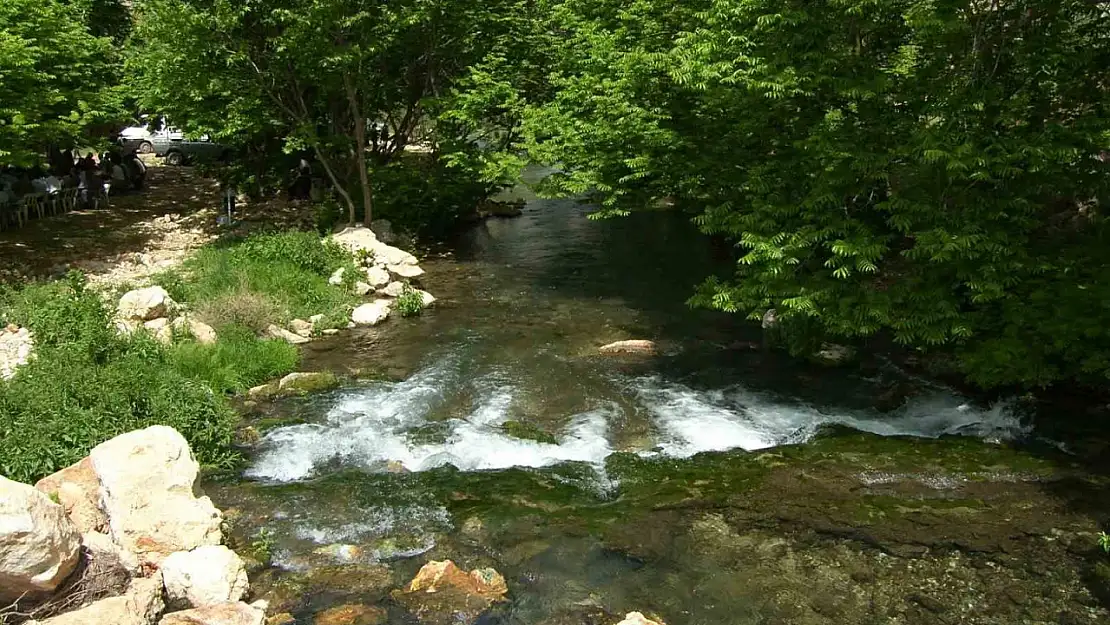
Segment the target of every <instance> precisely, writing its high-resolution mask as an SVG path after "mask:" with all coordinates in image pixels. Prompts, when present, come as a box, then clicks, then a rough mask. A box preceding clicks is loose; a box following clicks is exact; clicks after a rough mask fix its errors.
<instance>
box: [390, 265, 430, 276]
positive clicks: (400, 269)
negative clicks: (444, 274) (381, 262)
mask: <svg viewBox="0 0 1110 625" xmlns="http://www.w3.org/2000/svg"><path fill="white" fill-rule="evenodd" d="M386 269H388V270H389V273H392V274H396V275H398V276H401V277H402V278H418V277H420V276H422V275H424V270H423V269H421V268H420V267H418V266H416V265H388V266H386Z"/></svg>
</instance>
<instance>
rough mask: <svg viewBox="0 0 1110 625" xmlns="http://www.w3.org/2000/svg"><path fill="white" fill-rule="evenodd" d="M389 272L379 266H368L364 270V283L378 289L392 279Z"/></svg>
mask: <svg viewBox="0 0 1110 625" xmlns="http://www.w3.org/2000/svg"><path fill="white" fill-rule="evenodd" d="M392 280H393V278H391V277H390V276H389V272H388V271H386V270H385V269H382V268H381V267H370V268H369V269H367V270H366V283H367V284H369V285H370V286H372V287H374V288H375V289H380V288H382V287H383V286H385V285H387V284H389V283H390V281H392Z"/></svg>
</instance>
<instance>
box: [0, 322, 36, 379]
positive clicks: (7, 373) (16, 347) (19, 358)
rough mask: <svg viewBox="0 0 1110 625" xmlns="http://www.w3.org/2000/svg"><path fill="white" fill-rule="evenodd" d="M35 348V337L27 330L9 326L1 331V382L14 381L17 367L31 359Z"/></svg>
mask: <svg viewBox="0 0 1110 625" xmlns="http://www.w3.org/2000/svg"><path fill="white" fill-rule="evenodd" d="M34 347H35V340H34V337H32V335H31V331H30V330H28V329H27V328H19V327H16V326H8V327H7V328H5V329H3V330H0V380H10V379H12V378H13V377H14V376H15V370H16V367H20V366H22V365H25V364H27V362H28V361H29V360H30V359H31V351H32V350H33V349H34Z"/></svg>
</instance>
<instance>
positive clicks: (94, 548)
mask: <svg viewBox="0 0 1110 625" xmlns="http://www.w3.org/2000/svg"><path fill="white" fill-rule="evenodd" d="M81 546H82V547H84V548H85V554H86V555H85V557H86V558H88V559H89V562H90V563H91V564H95V565H96V566H98V567H99V568H100V569H101V570H108V569H124V570H125V571H127V572H128V573H130V574H131V575H133V576H134V575H138V574H139V572H140V571H139V560H138V558H137V557H136V556H135V554H133V553H131V552H129V551H126V550H124V549H121V548H120V547H119V545H117V544H116V543H114V542H112V537H111V536H109V535H107V534H101V533H100V532H86V533H84V534H82V535H81Z"/></svg>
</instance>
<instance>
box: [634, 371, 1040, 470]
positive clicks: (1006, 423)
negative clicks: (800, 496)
mask: <svg viewBox="0 0 1110 625" xmlns="http://www.w3.org/2000/svg"><path fill="white" fill-rule="evenodd" d="M631 390H632V392H633V393H634V394H636V395H637V397H638V398H639V399H640V400H641V401H642V402H643V403H644V404H645V405H646V406H647V407H648V409H649V410H651V412H652V414H653V415H654V416H655V423H656V425H657V427H658V428H659V433H660V438H661V440H660V442H659V445H658V449H660V450H661V451H662V452H663V453H664V454H667V455H672V456H677V457H688V456H692V455H694V454H696V453H699V452H703V451H723V450H726V449H734V448H741V449H746V450H749V451H752V450H757V449H766V448H768V447H774V446H775V445H782V444H789V443H802V442H805V441H807V440H809V439H810V438H812V437H813V435H814V434H816V433H817V431H818V430H819V429H820V427H821V426H823V425H830V424H836V425H844V426H848V427H850V428H853V429H856V430H860V431H863V432H870V433H873V434H879V435H882V436H917V437H922V438H937V437H940V436H944V435H964V436H976V437H979V438H984V439H987V440H995V441H998V440H1009V439H1013V438H1015V437H1017V436H1020V435H1022V434H1024V433H1026V431H1027V430H1026V428H1025V427H1024V426H1023V425H1022V423H1021V421H1020V419H1019V418H1018V417H1017V416H1016V415H1015V414H1014V413H1013V412H1012V411H1011V410H1010V409H1009V406H1008V405H1007V404H1006V403H1004V402H1003V403H998V404H995V405H994V406H991V407H990V408H989V409H986V410H980V409H977V408H975V407H973V406H971V405H970V404H968V403H967V402H966V401H964V400H963V399H961V398H959V397H957V396H955V395H952V394H950V393H945V392H941V391H938V392H936V393H933V394H929V395H925V396H921V397H917V398H914V399H912V400H911V401H910V402H908V403H907V404H905V405H904V406H903V407H902V408H900V409H899V410H897V411H894V412H893V413H887V414H880V413H878V412H876V411H848V410H843V409H841V410H836V411H831V410H824V409H821V408H818V407H815V406H811V405H808V404H805V403H802V402H797V401H790V400H786V399H783V398H781V397H774V396H770V395H767V394H763V393H758V392H755V391H752V390H750V389H747V388H745V387H743V386H733V387H730V388H728V389H723V390H709V391H705V390H696V389H692V388H690V387H688V386H684V385H682V384H678V383H674V382H667V381H664V380H662V379H660V378H658V377H645V378H638V379H636V380H634V381H633V382H632V384H631Z"/></svg>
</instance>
